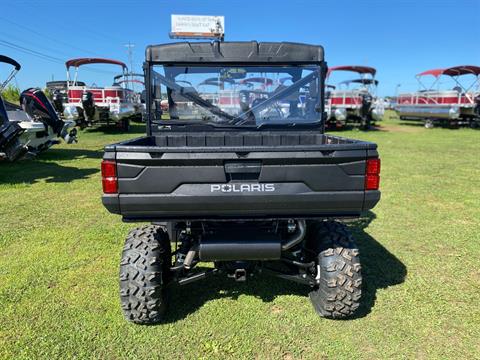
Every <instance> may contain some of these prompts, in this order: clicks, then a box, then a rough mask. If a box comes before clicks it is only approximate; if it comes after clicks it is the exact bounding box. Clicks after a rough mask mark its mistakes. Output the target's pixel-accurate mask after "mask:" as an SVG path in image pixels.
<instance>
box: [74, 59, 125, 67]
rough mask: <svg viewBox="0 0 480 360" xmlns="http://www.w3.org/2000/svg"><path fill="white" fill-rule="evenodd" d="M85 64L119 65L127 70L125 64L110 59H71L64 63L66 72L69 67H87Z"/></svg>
mask: <svg viewBox="0 0 480 360" xmlns="http://www.w3.org/2000/svg"><path fill="white" fill-rule="evenodd" d="M87 64H112V65H119V66H121V67H123V68H124V69H127V65H125V63H123V62H121V61H118V60H112V59H102V58H79V59H71V60H68V61H67V62H66V63H65V66H66V67H67V70H68V69H69V68H70V67H71V66H74V67H79V66H82V65H87Z"/></svg>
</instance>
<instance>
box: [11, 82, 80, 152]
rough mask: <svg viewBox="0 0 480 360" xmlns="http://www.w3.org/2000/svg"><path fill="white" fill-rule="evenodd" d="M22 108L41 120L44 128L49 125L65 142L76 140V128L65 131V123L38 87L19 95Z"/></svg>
mask: <svg viewBox="0 0 480 360" xmlns="http://www.w3.org/2000/svg"><path fill="white" fill-rule="evenodd" d="M20 103H21V104H22V108H23V110H24V111H25V112H26V113H27V114H28V115H30V116H31V117H32V118H33V119H35V120H37V121H41V122H42V123H43V124H44V125H45V128H46V129H48V127H51V128H52V129H53V132H54V133H55V134H57V136H59V137H62V138H63V139H64V140H65V141H66V142H67V143H69V144H70V143H72V142H76V141H77V139H76V135H77V129H72V130H70V132H67V130H66V129H65V123H64V122H63V121H62V120H61V119H60V118H59V117H58V114H57V112H56V111H55V109H54V107H53V105H52V103H51V102H50V101H49V100H48V98H47V96H46V95H45V93H44V92H43V91H42V90H40V89H38V88H30V89H27V90H25V91H23V92H22V93H21V95H20Z"/></svg>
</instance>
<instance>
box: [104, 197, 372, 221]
mask: <svg viewBox="0 0 480 360" xmlns="http://www.w3.org/2000/svg"><path fill="white" fill-rule="evenodd" d="M379 200H380V191H366V192H365V191H331V192H306V193H301V194H299V193H296V194H234V195H232V194H225V193H222V194H216V195H211V194H209V195H198V196H188V195H185V194H182V195H178V194H120V195H103V197H102V202H103V205H104V206H105V207H106V208H107V209H108V210H109V211H110V212H112V213H115V214H121V215H122V216H123V219H124V220H126V221H137V220H148V221H149V220H152V221H153V220H188V219H192V220H195V219H203V220H207V219H212V220H215V219H216V220H218V219H235V218H322V217H323V218H325V217H356V216H359V215H360V214H361V213H362V212H363V211H366V210H369V209H371V208H373V207H374V206H375V205H376V204H377V202H378V201H379Z"/></svg>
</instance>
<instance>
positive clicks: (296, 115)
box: [151, 65, 322, 126]
mask: <svg viewBox="0 0 480 360" xmlns="http://www.w3.org/2000/svg"><path fill="white" fill-rule="evenodd" d="M151 94H152V96H151V99H152V101H151V120H152V122H155V123H173V122H182V123H184V122H199V123H206V124H212V125H217V126H232V125H234V126H261V125H264V124H285V125H291V124H312V123H317V122H319V121H320V120H321V112H322V109H321V102H320V68H319V67H318V66H313V65H312V66H241V67H238V66H166V65H165V66H162V65H156V66H153V67H152V71H151Z"/></svg>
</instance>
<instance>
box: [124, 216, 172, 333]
mask: <svg viewBox="0 0 480 360" xmlns="http://www.w3.org/2000/svg"><path fill="white" fill-rule="evenodd" d="M170 266H171V250H170V241H169V239H168V235H167V233H166V232H165V231H164V229H163V228H161V227H160V226H155V225H149V226H142V227H139V228H136V229H134V230H132V231H130V233H129V234H128V236H127V239H126V241H125V246H124V248H123V253H122V260H121V263H120V300H121V304H122V309H123V313H124V315H125V317H126V318H127V320H129V321H132V322H134V323H137V324H153V323H156V322H159V321H161V320H162V318H163V316H164V314H165V311H166V307H167V292H166V285H167V283H168V281H169V271H170Z"/></svg>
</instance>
